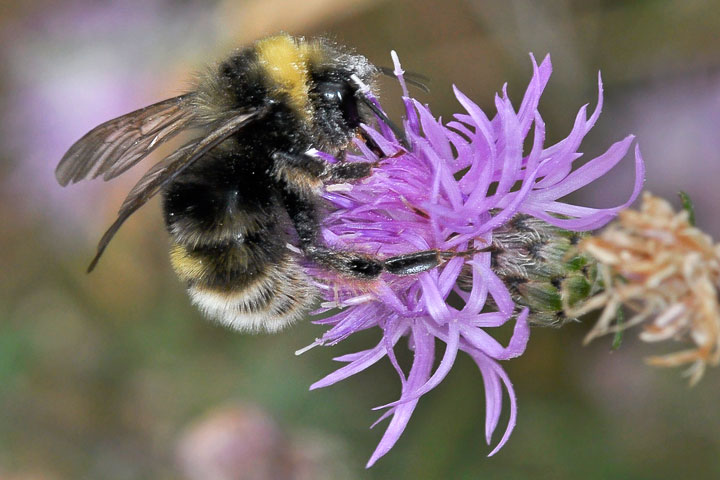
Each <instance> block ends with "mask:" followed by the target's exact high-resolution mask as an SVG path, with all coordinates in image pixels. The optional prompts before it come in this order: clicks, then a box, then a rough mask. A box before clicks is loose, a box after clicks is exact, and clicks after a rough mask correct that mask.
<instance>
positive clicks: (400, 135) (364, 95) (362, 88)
mask: <svg viewBox="0 0 720 480" xmlns="http://www.w3.org/2000/svg"><path fill="white" fill-rule="evenodd" d="M350 80H352V81H353V82H355V84H356V85H357V86H358V89H357V90H355V95H356V96H357V97H358V99H360V100H361V101H362V102H363V103H364V104H365V105H367V106H368V108H369V109H370V110H372V112H373V113H374V114H375V115H377V117H378V118H379V119H380V120H382V122H383V123H384V124H385V125H387V126H388V127H390V130H392V131H393V133H394V134H395V136H396V137H397V139H398V140H399V141H400V143H401V144H402V146H403V147H405V150H408V151H409V150H410V144H409V142H408V140H407V137H406V136H405V132H403V131H402V130H401V129H400V127H398V126H397V125H396V124H395V123H394V122H393V121H392V120H390V119H389V118H388V116H387V115H385V112H383V111H382V110H380V107H378V106H377V105H376V104H375V102H373V101H372V99H371V98H370V97H369V96H368V93H370V87H368V86H367V85H366V84H365V83H363V81H362V80H360V79H359V78H358V76H357V75H354V74H353V75H350Z"/></svg>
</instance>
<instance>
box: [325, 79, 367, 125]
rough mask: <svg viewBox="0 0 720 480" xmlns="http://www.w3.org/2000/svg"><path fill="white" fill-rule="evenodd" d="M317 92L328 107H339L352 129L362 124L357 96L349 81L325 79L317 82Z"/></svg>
mask: <svg viewBox="0 0 720 480" xmlns="http://www.w3.org/2000/svg"><path fill="white" fill-rule="evenodd" d="M315 93H316V95H317V96H318V97H319V99H320V101H321V102H322V105H323V106H324V107H326V108H334V109H338V110H339V111H340V113H342V116H343V120H345V123H346V124H347V126H348V127H349V128H351V129H355V128H357V127H359V126H360V123H361V119H360V113H359V111H358V104H357V98H356V97H355V94H354V93H355V92H354V89H353V88H352V87H351V86H350V84H348V83H347V82H340V81H334V80H323V81H320V82H318V83H317V84H316V86H315Z"/></svg>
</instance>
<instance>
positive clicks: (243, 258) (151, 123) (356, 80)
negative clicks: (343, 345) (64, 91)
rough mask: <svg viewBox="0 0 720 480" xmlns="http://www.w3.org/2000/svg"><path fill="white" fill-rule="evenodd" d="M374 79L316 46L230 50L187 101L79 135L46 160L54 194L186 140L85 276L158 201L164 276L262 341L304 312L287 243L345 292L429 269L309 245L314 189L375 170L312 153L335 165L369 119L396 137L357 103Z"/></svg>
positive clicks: (317, 205) (371, 72)
mask: <svg viewBox="0 0 720 480" xmlns="http://www.w3.org/2000/svg"><path fill="white" fill-rule="evenodd" d="M380 72H381V69H378V68H376V67H375V66H373V65H372V64H371V63H370V62H369V61H368V60H367V59H366V58H365V57H363V56H360V55H356V54H353V53H352V52H350V51H348V50H346V49H345V48H343V47H341V46H339V45H336V44H334V43H332V42H330V41H328V40H326V39H305V38H302V37H292V36H289V35H286V34H280V35H276V36H272V37H268V38H265V39H262V40H259V41H257V42H255V43H254V44H253V45H251V46H249V47H247V48H244V49H241V50H237V51H235V52H234V53H233V54H232V55H231V56H230V57H229V58H227V59H226V60H225V61H223V62H221V63H219V64H218V65H216V66H215V67H214V68H212V69H210V70H208V71H207V72H206V73H205V74H203V75H201V76H200V78H199V80H198V81H197V83H196V86H195V89H194V90H193V91H191V92H189V93H186V94H184V95H180V96H178V97H174V98H170V99H167V100H164V101H161V102H159V103H156V104H153V105H150V106H148V107H145V108H142V109H140V110H136V111H134V112H131V113H129V114H127V115H124V116H121V117H119V118H116V119H114V120H110V121H108V122H106V123H103V124H102V125H100V126H98V127H96V128H95V129H93V130H91V131H90V132H89V133H88V134H86V135H85V136H84V137H82V138H81V139H80V140H79V141H77V142H76V143H75V144H74V145H73V146H72V147H71V148H70V149H69V150H68V152H67V153H66V154H65V156H64V157H63V158H62V160H61V161H60V164H59V165H58V167H57V169H56V172H55V173H56V177H57V180H58V182H59V183H60V184H61V185H63V186H66V185H68V184H70V183H75V182H78V181H80V180H83V179H89V178H96V177H98V176H102V178H103V179H104V180H106V181H107V180H111V179H113V178H115V177H117V176H118V175H120V174H122V173H123V172H125V171H127V170H128V169H129V168H131V167H133V166H134V165H135V164H137V163H138V162H139V161H140V160H142V159H143V158H145V157H146V156H147V155H148V154H150V153H151V152H152V151H153V150H155V149H156V148H157V147H158V146H160V145H161V144H163V143H165V142H166V141H168V140H170V139H171V138H173V137H174V136H175V135H177V134H178V133H180V132H182V131H187V130H190V131H196V132H199V133H198V134H197V135H195V136H193V138H192V140H190V141H188V142H187V143H185V144H183V145H181V146H180V147H179V148H178V149H177V150H175V151H174V152H173V153H171V154H169V155H168V156H167V157H165V158H164V159H162V160H160V161H159V162H158V163H157V164H155V165H154V166H153V167H152V168H150V169H149V170H148V171H147V173H145V175H144V176H143V177H142V178H141V179H140V180H139V182H138V183H137V184H136V185H135V186H134V187H133V188H132V190H131V191H130V193H129V194H128V195H127V198H126V199H125V201H124V203H123V204H122V206H121V208H120V211H119V213H118V217H117V219H116V220H115V222H114V223H113V224H112V225H111V226H110V228H109V229H108V230H107V232H106V233H105V234H104V235H103V237H102V238H101V240H100V242H99V244H98V247H97V253H96V255H95V258H94V259H93V260H92V262H91V263H90V266H89V268H88V272H90V271H92V270H93V268H95V266H96V264H97V262H98V259H99V258H100V256H101V255H102V253H103V251H104V250H105V248H106V247H107V245H108V243H109V242H110V240H111V238H112V237H113V236H114V235H115V233H116V232H117V231H118V229H119V228H120V226H121V225H122V224H123V222H124V221H125V220H127V218H128V217H129V216H130V215H132V214H133V213H134V212H135V211H136V210H138V208H140V207H141V206H142V205H144V204H145V203H146V202H147V201H148V200H149V199H150V198H152V197H153V196H155V195H157V194H158V193H159V194H161V195H162V206H163V214H164V219H165V225H166V226H167V230H168V232H169V234H170V237H171V239H172V245H171V248H170V259H171V263H172V266H173V268H174V270H175V272H176V273H177V275H178V276H179V277H180V279H181V280H182V281H184V282H185V283H186V284H187V289H188V293H189V296H190V298H191V300H192V302H193V303H194V304H195V305H196V306H197V307H199V309H200V310H201V311H202V312H203V313H204V314H205V315H206V316H207V317H208V318H210V319H212V320H215V321H218V322H220V323H221V324H224V325H226V326H229V327H232V328H234V329H237V330H245V331H267V332H274V331H277V330H279V329H281V328H283V327H284V326H286V325H288V324H290V323H292V322H294V321H296V320H298V319H299V318H301V317H302V316H303V315H304V314H305V313H306V312H307V311H308V310H309V309H310V308H311V307H312V305H313V303H314V300H315V296H316V292H315V289H314V288H313V286H312V282H311V281H310V279H309V278H308V277H307V276H306V274H305V272H304V270H303V268H302V267H301V265H300V261H301V259H302V258H301V257H299V256H298V255H297V254H295V253H294V252H293V251H292V250H293V249H290V248H289V247H288V245H291V244H293V242H295V243H296V244H297V245H298V248H297V249H294V250H297V251H299V252H300V253H301V254H302V256H304V257H305V259H307V260H309V261H311V262H315V263H316V264H317V265H319V266H320V267H322V268H325V269H328V270H330V271H333V272H336V273H338V274H339V275H341V276H345V277H348V278H351V279H358V280H371V279H374V278H376V277H378V276H379V275H380V274H381V273H383V272H388V273H390V274H394V275H411V274H415V273H418V272H421V271H425V270H428V269H431V268H433V267H435V266H437V265H438V264H439V263H440V262H441V260H442V254H441V253H440V252H438V251H435V250H428V251H421V252H414V253H409V254H406V255H400V256H395V257H390V258H385V259H383V258H377V257H376V256H372V255H367V254H363V253H358V252H353V251H346V250H338V249H333V248H330V247H328V246H326V245H325V244H324V243H323V242H322V240H321V238H320V236H319V231H320V221H321V216H322V214H321V212H322V210H321V202H320V193H321V192H322V190H323V187H324V185H325V184H326V183H328V182H340V181H343V182H344V181H354V180H357V179H361V178H363V177H366V176H368V175H370V174H371V173H372V169H373V167H374V166H375V165H374V164H371V163H363V162H344V161H340V162H337V163H333V164H331V163H328V162H326V161H324V160H322V159H320V158H317V157H316V156H313V155H312V153H311V152H312V149H316V150H322V151H325V152H329V153H331V154H333V155H336V156H339V157H340V158H342V156H343V154H344V152H345V150H346V148H348V146H349V145H350V143H351V140H352V139H353V138H354V137H355V136H357V135H360V136H362V130H361V129H360V128H359V127H360V125H361V123H368V122H370V121H372V120H373V118H372V117H373V113H374V115H375V116H377V117H378V118H379V119H380V121H383V122H386V123H387V124H388V125H389V126H391V128H393V129H394V130H395V131H396V132H397V134H398V135H399V136H400V137H402V135H401V133H400V132H399V131H398V129H397V128H396V127H394V126H393V125H392V123H391V122H390V121H389V120H388V119H387V117H386V116H385V115H384V114H383V113H382V111H380V110H379V109H378V108H377V107H376V106H375V105H374V104H373V102H372V101H371V100H370V99H369V98H368V95H367V92H368V91H370V89H372V88H373V86H374V84H375V81H376V79H377V76H378V74H379V73H380ZM365 141H366V142H368V144H369V145H370V146H372V145H371V141H370V139H369V138H365Z"/></svg>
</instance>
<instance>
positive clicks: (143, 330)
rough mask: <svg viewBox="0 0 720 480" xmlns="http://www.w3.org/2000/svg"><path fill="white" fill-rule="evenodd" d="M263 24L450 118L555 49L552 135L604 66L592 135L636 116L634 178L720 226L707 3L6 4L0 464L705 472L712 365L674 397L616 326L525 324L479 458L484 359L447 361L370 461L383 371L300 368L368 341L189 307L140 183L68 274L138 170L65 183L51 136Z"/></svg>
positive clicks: (114, 468)
mask: <svg viewBox="0 0 720 480" xmlns="http://www.w3.org/2000/svg"><path fill="white" fill-rule="evenodd" d="M279 30H284V31H288V32H290V33H293V34H304V35H318V34H328V35H331V36H333V37H335V38H337V40H338V41H340V42H342V43H345V44H348V45H351V46H353V47H354V48H356V49H357V50H358V51H359V52H361V53H363V54H365V55H366V56H368V57H369V58H370V59H371V60H372V61H373V62H374V63H376V64H380V65H390V58H389V51H390V49H395V50H397V51H398V53H399V54H400V57H401V59H402V61H403V65H404V66H405V68H406V69H408V70H413V71H417V72H420V73H423V74H425V75H427V76H428V77H430V78H431V79H432V81H431V82H432V83H431V88H432V92H431V93H430V94H427V95H425V94H421V95H419V98H420V99H421V100H422V101H424V102H428V103H430V105H431V107H432V109H433V112H434V113H435V114H436V115H442V116H443V117H444V118H449V117H450V115H451V114H452V113H454V112H457V111H459V106H458V105H457V103H456V102H455V101H454V99H453V97H452V93H451V92H452V90H451V85H452V84H456V85H458V86H459V87H460V88H461V89H462V90H463V91H464V92H465V93H466V94H467V95H469V96H470V97H471V98H473V99H475V100H476V101H477V102H478V103H479V104H480V105H482V106H484V107H487V108H488V110H490V111H491V110H492V101H493V94H494V92H496V91H498V90H500V89H501V88H502V85H503V83H504V82H509V92H510V96H511V98H512V99H513V100H514V101H515V102H516V105H517V104H518V102H519V100H520V99H521V96H522V93H523V91H524V88H525V86H526V85H527V82H528V80H529V78H530V75H531V67H530V61H529V59H528V52H534V53H535V55H536V56H537V57H538V59H540V58H542V57H543V56H544V55H545V54H546V53H551V54H552V58H553V64H554V69H555V73H554V74H553V76H552V78H551V80H550V84H549V86H548V88H547V90H546V93H545V96H544V98H543V101H542V102H541V107H540V110H541V113H542V114H543V117H544V119H545V121H546V123H547V126H548V140H549V141H554V140H557V139H559V138H562V137H563V136H564V135H566V133H567V132H568V131H569V129H570V127H571V125H572V121H573V119H574V116H575V113H576V111H577V109H578V108H579V107H580V105H582V104H584V103H587V102H590V103H591V106H594V104H595V102H596V95H597V93H596V90H597V84H596V73H597V71H598V70H602V72H603V79H604V82H605V92H606V102H605V108H604V114H603V116H601V118H600V122H599V124H598V126H597V127H596V128H595V130H594V131H593V132H592V133H591V135H590V136H589V137H588V139H587V141H586V142H585V144H584V145H585V146H584V148H583V150H584V151H586V152H587V154H588V155H597V154H599V153H602V152H603V151H604V149H605V148H606V147H607V146H608V145H609V144H610V143H611V142H614V141H616V140H619V139H620V138H622V137H624V136H625V135H626V134H627V133H635V134H637V135H638V137H639V141H640V144H641V147H642V151H643V154H644V156H645V159H646V162H647V169H648V174H647V184H646V185H647V188H648V189H650V190H651V191H653V192H654V193H656V194H660V195H662V196H665V197H674V194H675V192H676V191H678V190H685V191H687V192H688V193H690V195H691V196H692V197H693V198H694V200H695V202H696V208H697V214H698V219H699V220H698V221H699V224H700V226H702V227H703V228H704V229H705V230H707V231H708V232H710V233H711V234H713V235H714V236H715V237H716V238H717V237H718V236H719V235H720V217H718V215H717V205H718V204H720V189H719V188H717V182H718V179H720V153H718V152H720V135H718V132H720V2H717V1H701V0H685V1H683V0H675V1H661V0H656V1H651V0H648V1H623V0H587V1H582V0H564V1H562V0H557V1H532V0H512V1H507V0H505V1H499V0H498V1H483V0H465V1H460V0H452V1H437V2H435V1H422V0H416V1H413V0H395V1H384V0H351V1H345V2H341V1H334V0H308V1H304V2H301V1H293V0H245V1H231V0H225V1H199V0H184V1H180V0H178V1H170V0H127V1H124V2H107V1H90V0H78V1H62V2H51V1H48V0H32V1H26V2H8V1H6V2H2V4H0V45H1V48H0V60H1V61H2V69H0V107H1V110H0V111H1V112H2V122H1V123H0V142H1V144H2V148H1V149H0V188H1V190H0V218H2V219H3V220H2V228H1V229H0V268H1V271H2V275H0V479H3V480H5V479H13V480H19V479H24V480H29V479H36V480H48V479H150V478H152V479H178V478H187V479H208V480H213V479H225V478H238V479H239V478H252V479H308V480H310V479H354V478H368V479H384V478H408V479H410V478H412V479H445V478H452V479H476V478H477V479H479V478H482V479H495V478H498V479H524V478H534V479H545V478H547V479H566V478H567V479H576V478H579V479H606V478H622V479H675V478H698V479H705V478H708V479H709V478H720V409H718V399H720V371H717V370H714V369H712V370H710V371H709V372H708V374H707V375H706V377H705V378H704V379H703V381H702V382H701V383H700V385H698V386H697V387H695V388H692V389H689V388H688V387H687V384H686V382H685V380H684V379H682V378H681V377H680V376H679V373H680V372H679V371H672V370H656V369H651V368H649V367H646V366H645V365H644V364H643V362H642V358H643V356H645V355H646V354H648V353H650V352H652V353H661V351H659V350H660V349H659V348H653V347H648V346H645V345H640V344H638V343H637V342H636V341H635V340H634V335H633V334H632V333H631V334H628V335H627V336H626V339H625V343H624V345H623V347H622V348H621V349H620V351H618V352H613V353H610V352H609V345H610V339H606V341H602V340H601V341H598V342H596V343H594V344H593V345H591V346H589V347H582V346H581V340H582V337H583V335H584V333H585V332H586V330H587V328H588V325H583V324H574V325H570V326H567V327H565V328H563V329H562V330H559V331H555V330H535V331H534V332H533V336H532V338H531V341H530V344H529V347H528V350H527V353H526V354H525V355H524V356H522V357H521V358H518V359H516V360H513V361H511V362H508V363H506V365H505V367H506V369H507V371H508V373H509V375H510V378H511V379H512V380H513V382H514V385H515V388H516V390H517V395H518V400H519V417H518V425H517V428H516V429H515V432H514V434H513V436H512V437H511V439H510V441H509V443H508V444H507V445H506V446H505V447H504V448H503V449H502V450H501V451H500V452H499V453H498V454H497V455H496V456H494V457H492V458H486V455H487V453H488V452H489V451H490V448H488V447H487V446H486V445H485V444H484V441H483V437H484V435H483V431H484V415H485V410H484V393H483V387H482V381H481V376H480V374H479V372H478V371H477V369H476V368H475V366H474V364H473V363H472V362H471V361H470V360H469V359H468V358H466V357H463V356H461V357H460V358H459V359H458V360H457V362H456V365H455V367H454V369H453V371H452V372H451V374H450V375H449V377H448V378H447V379H446V380H445V381H444V382H443V383H442V384H441V385H440V387H438V388H437V389H435V390H434V391H432V392H431V393H429V394H428V395H426V396H425V397H424V398H423V399H422V400H421V402H420V404H419V406H418V408H417V410H416V411H415V414H414V416H413V418H412V420H411V421H410V424H409V426H408V428H407V430H406V432H405V434H404V435H403V437H402V438H401V439H400V441H399V443H398V444H397V446H396V447H395V449H394V450H393V451H392V452H391V453H390V454H389V455H387V456H386V457H385V458H383V459H382V460H381V461H380V462H378V464H377V465H376V466H375V467H373V468H372V469H370V470H369V471H366V470H364V464H365V462H366V460H367V458H368V457H369V455H370V454H371V452H372V451H373V449H374V447H375V445H376V443H377V441H378V440H379V439H380V436H381V434H382V429H384V427H385V424H382V425H380V426H379V427H377V429H375V430H369V429H368V426H369V425H370V424H371V423H372V422H373V421H374V420H375V418H376V416H377V415H376V412H372V411H371V410H370V408H371V407H373V406H376V405H380V404H383V403H386V402H388V401H391V400H394V399H395V398H396V397H397V395H398V394H399V381H398V379H397V377H396V374H395V372H394V370H393V369H392V367H391V366H390V365H389V364H388V363H387V362H384V363H381V364H379V365H377V366H375V367H374V368H372V369H370V370H369V371H367V372H365V373H363V374H361V375H359V376H357V377H353V378H352V379H350V380H348V381H344V382H342V383H341V384H339V385H336V386H333V387H331V388H328V389H325V390H319V391H313V392H309V391H308V386H309V385H310V384H311V383H312V382H313V381H315V380H317V379H319V378H320V377H322V376H324V375H325V374H326V373H328V372H330V371H331V370H332V369H333V368H334V367H335V366H336V365H337V364H333V362H332V361H331V358H332V357H333V356H336V355H339V354H341V353H347V352H350V351H355V350H358V349H362V348H367V347H368V346H369V345H371V344H372V343H373V342H375V341H376V340H377V337H376V335H373V334H372V333H370V334H367V335H365V336H360V337H359V338H354V339H352V340H350V341H347V342H346V343H345V344H342V345H339V346H337V347H333V348H324V349H323V348H317V349H314V350H311V351H310V352H308V353H306V354H304V355H302V356H300V357H296V356H295V355H294V353H293V352H294V351H295V350H297V349H298V348H301V347H303V346H305V345H307V344H309V343H311V342H312V341H313V339H314V338H316V337H318V336H320V335H321V334H322V331H323V330H322V328H320V327H318V326H313V325H311V324H309V322H307V323H303V324H300V325H297V326H294V327H293V328H290V329H288V330H287V331H285V332H283V333H281V334H279V335H274V336H267V335H260V336H248V335H240V334H236V333H233V332H230V331H227V330H224V329H222V328H219V327H217V326H214V325H212V324H209V323H208V322H206V321H204V320H203V318H202V317H201V315H200V314H199V313H198V312H197V311H196V310H195V309H194V308H193V307H192V306H191V305H190V304H189V301H188V299H187V297H186V296H185V293H184V289H183V286H182V285H181V284H180V282H179V281H178V280H177V279H176V278H175V276H174V275H173V273H172V271H171V269H170V267H169V262H168V261H167V244H168V240H167V237H166V235H165V233H164V231H163V227H162V224H161V220H160V212H159V206H158V204H157V201H156V202H154V203H153V204H152V205H150V206H149V207H147V208H145V209H143V210H142V211H141V212H140V213H139V214H137V215H135V216H134V217H133V219H132V220H131V221H129V222H128V223H127V225H126V226H125V227H124V228H123V229H122V231H121V232H120V234H119V235H118V236H117V238H116V239H115V241H114V242H113V244H112V246H111V247H110V249H109V250H108V252H107V253H106V255H105V256H104V258H103V261H102V262H101V265H100V267H99V268H98V269H97V271H96V272H94V273H93V274H92V275H90V276H87V275H85V273H84V271H85V267H86V265H87V263H88V261H89V260H90V258H91V257H92V255H93V253H94V250H95V244H96V241H97V240H98V239H99V237H100V235H101V234H102V232H103V231H104V228H105V227H107V226H108V225H109V223H110V222H111V221H112V219H113V218H114V212H115V210H116V209H117V208H118V206H119V204H120V202H121V200H122V197H123V196H124V194H125V193H126V192H127V190H128V189H129V188H130V186H131V185H132V184H133V183H134V181H135V180H136V179H137V178H138V176H139V175H140V174H141V173H142V172H139V171H138V172H135V171H133V172H131V173H129V174H128V175H127V178H125V177H123V178H121V179H118V180H117V181H115V182H113V183H112V184H102V182H98V184H95V183H88V184H87V185H84V184H83V185H78V186H75V187H73V188H71V189H66V190H63V189H61V188H60V187H59V186H57V185H56V183H55V181H54V177H53V170H54V168H55V165H56V164H57V162H58V160H59V159H60V157H61V156H62V154H63V153H64V151H65V150H66V149H67V148H68V147H69V146H70V145H71V144H72V143H73V142H74V141H75V140H77V139H78V138H79V137H80V136H81V135H82V134H84V133H85V132H86V131H88V130H89V129H90V128H92V127H93V126H95V125H97V124H99V123H101V122H103V121H105V120H107V119H109V118H111V117H113V116H117V115H120V114H123V113H126V112H127V111H130V110H133V109H135V108H138V107H140V106H143V105H145V104H148V103H152V102H154V101H157V100H160V99H162V98H166V97H169V96H172V95H176V94H178V93H179V92H181V91H183V89H184V88H186V87H187V85H188V80H189V79H190V78H191V74H192V72H193V71H195V70H197V69H199V68H200V67H201V66H202V65H204V64H206V63H209V62H212V61H214V60H216V59H218V58H222V57H223V56H224V55H225V54H227V53H228V52H229V51H230V49H231V48H234V47H237V46H241V45H243V44H246V43H248V42H250V41H252V40H254V39H256V38H258V37H261V36H263V35H267V34H269V33H274V32H277V31H279ZM383 93H384V98H385V102H384V105H385V106H386V107H387V108H388V110H390V111H391V113H392V114H393V115H395V116H396V118H397V116H398V115H399V114H400V102H399V100H398V98H397V94H398V88H397V87H396V86H395V85H393V84H392V82H391V81H386V80H384V81H383ZM139 170H142V168H141V169H139ZM631 184H632V166H631V162H629V161H628V162H625V163H624V164H621V165H620V166H619V167H617V168H616V169H615V171H613V173H612V176H611V177H609V178H607V179H604V180H603V181H601V182H600V183H599V184H598V185H597V186H593V187H592V188H588V189H586V190H585V191H584V193H583V195H582V196H578V198H576V200H577V201H582V202H584V203H585V204H589V205H593V206H609V205H612V204H617V203H620V202H621V201H623V199H624V198H626V196H627V195H628V194H629V192H630V189H631ZM676 204H677V203H676ZM399 350H402V349H399ZM503 418H504V419H506V418H507V416H506V415H505V416H504V417H503ZM501 426H502V425H501ZM497 438H499V437H497ZM497 438H496V439H495V441H497Z"/></svg>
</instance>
